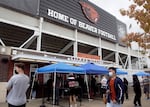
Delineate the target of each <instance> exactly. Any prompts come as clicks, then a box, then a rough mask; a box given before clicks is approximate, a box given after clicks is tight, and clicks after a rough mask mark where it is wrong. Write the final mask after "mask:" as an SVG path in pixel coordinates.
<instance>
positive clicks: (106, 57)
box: [103, 52, 115, 60]
mask: <svg viewBox="0 0 150 107" xmlns="http://www.w3.org/2000/svg"><path fill="white" fill-rule="evenodd" d="M114 54H115V52H112V53H110V54H109V55H107V56H105V57H104V58H103V60H106V59H108V58H109V57H111V56H112V55H114Z"/></svg>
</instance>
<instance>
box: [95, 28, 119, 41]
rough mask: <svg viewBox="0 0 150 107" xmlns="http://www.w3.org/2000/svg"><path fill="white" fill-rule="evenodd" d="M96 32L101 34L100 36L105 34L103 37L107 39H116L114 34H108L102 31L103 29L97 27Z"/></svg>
mask: <svg viewBox="0 0 150 107" xmlns="http://www.w3.org/2000/svg"><path fill="white" fill-rule="evenodd" d="M98 34H99V35H102V36H105V37H107V38H109V39H113V40H116V36H115V35H112V34H110V33H108V32H105V31H103V30H100V29H98Z"/></svg>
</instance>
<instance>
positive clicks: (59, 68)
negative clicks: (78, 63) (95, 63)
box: [36, 62, 85, 74]
mask: <svg viewBox="0 0 150 107" xmlns="http://www.w3.org/2000/svg"><path fill="white" fill-rule="evenodd" d="M36 72H37V73H53V72H58V73H76V74H85V70H84V69H83V68H80V67H75V66H72V65H68V64H65V63H62V62H60V63H57V64H51V65H47V66H44V67H41V68H38V69H37V71H36Z"/></svg>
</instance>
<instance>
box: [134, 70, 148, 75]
mask: <svg viewBox="0 0 150 107" xmlns="http://www.w3.org/2000/svg"><path fill="white" fill-rule="evenodd" d="M133 75H137V76H150V73H146V72H144V71H139V72H137V73H134V74H133Z"/></svg>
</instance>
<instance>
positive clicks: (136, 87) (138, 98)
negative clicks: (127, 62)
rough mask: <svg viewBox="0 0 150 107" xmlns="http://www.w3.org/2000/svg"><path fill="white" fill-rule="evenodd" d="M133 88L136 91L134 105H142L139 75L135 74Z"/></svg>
mask: <svg viewBox="0 0 150 107" xmlns="http://www.w3.org/2000/svg"><path fill="white" fill-rule="evenodd" d="M133 89H134V93H135V97H134V106H135V107H141V96H142V92H141V85H140V82H139V79H138V77H137V75H133ZM137 103H138V105H137Z"/></svg>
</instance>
